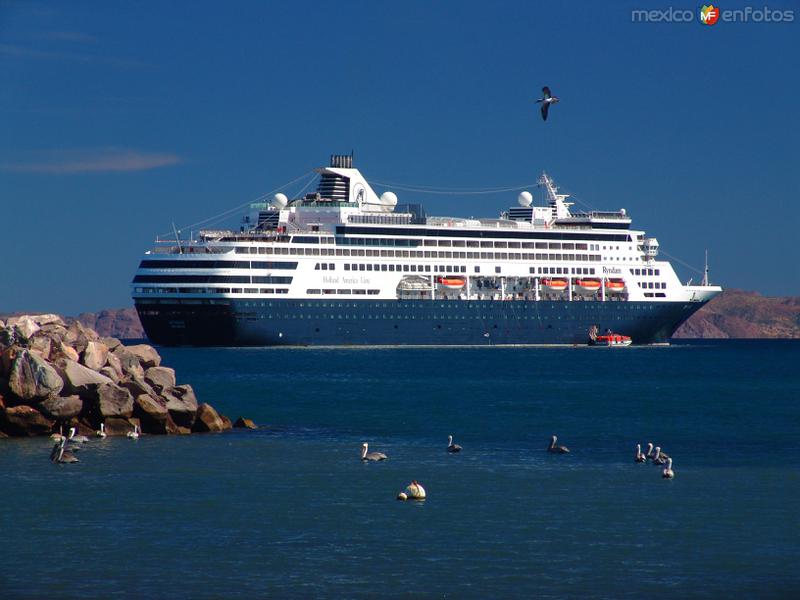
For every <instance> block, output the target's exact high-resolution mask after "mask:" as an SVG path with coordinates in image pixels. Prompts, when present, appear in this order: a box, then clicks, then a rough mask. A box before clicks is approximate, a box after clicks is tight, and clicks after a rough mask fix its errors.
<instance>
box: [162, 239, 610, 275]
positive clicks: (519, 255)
mask: <svg viewBox="0 0 800 600" xmlns="http://www.w3.org/2000/svg"><path fill="white" fill-rule="evenodd" d="M554 245H556V244H550V246H554ZM595 245H596V244H595ZM564 246H586V244H564ZM245 249H246V248H245ZM566 249H567V248H565V250H566ZM585 249H586V248H578V250H585ZM251 250H259V251H262V250H265V249H264V248H251ZM271 250H273V251H274V253H275V254H286V255H297V256H374V257H375V258H378V257H380V258H472V259H479V260H581V261H587V262H599V261H600V260H601V257H600V255H599V254H562V253H555V252H554V253H549V252H548V253H544V252H535V253H534V252H461V251H455V252H453V251H443V252H440V251H436V250H348V249H342V248H336V249H334V248H272V249H271ZM147 262H153V263H156V262H158V261H147ZM257 264H258V263H253V268H254V269H257V268H269V267H260V266H257ZM276 264H278V263H276ZM285 264H291V263H285ZM155 266H161V265H155ZM206 266H210V265H206ZM229 268H236V267H229ZM275 268H279V267H275ZM284 268H292V267H284Z"/></svg>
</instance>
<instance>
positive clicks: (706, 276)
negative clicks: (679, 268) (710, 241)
mask: <svg viewBox="0 0 800 600" xmlns="http://www.w3.org/2000/svg"><path fill="white" fill-rule="evenodd" d="M700 285H708V250H706V265H705V267H704V268H703V281H701V282H700Z"/></svg>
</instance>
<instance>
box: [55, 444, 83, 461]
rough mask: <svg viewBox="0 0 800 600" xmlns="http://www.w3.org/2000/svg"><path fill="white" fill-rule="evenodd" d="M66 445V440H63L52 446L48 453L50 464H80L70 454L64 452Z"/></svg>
mask: <svg viewBox="0 0 800 600" xmlns="http://www.w3.org/2000/svg"><path fill="white" fill-rule="evenodd" d="M66 445H67V440H66V438H64V439H62V440H61V441H60V442H59V443H57V444H56V445H55V446H53V450H52V451H51V452H50V460H51V461H52V462H54V463H61V464H68V463H76V462H80V461H79V460H78V459H77V458H76V457H75V455H74V454H72V452H70V451H69V450H65V447H66Z"/></svg>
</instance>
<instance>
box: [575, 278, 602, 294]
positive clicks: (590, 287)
mask: <svg viewBox="0 0 800 600" xmlns="http://www.w3.org/2000/svg"><path fill="white" fill-rule="evenodd" d="M575 287H577V288H578V289H579V290H582V291H584V292H596V291H597V290H599V289H600V282H599V281H597V279H578V280H577V281H575Z"/></svg>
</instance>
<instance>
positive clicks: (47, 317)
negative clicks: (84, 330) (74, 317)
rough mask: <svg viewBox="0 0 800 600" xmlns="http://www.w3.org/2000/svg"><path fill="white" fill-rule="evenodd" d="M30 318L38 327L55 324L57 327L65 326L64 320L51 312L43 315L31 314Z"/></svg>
mask: <svg viewBox="0 0 800 600" xmlns="http://www.w3.org/2000/svg"><path fill="white" fill-rule="evenodd" d="M31 318H32V319H33V322H34V323H36V324H37V325H38V326H39V327H42V328H43V327H44V326H45V325H57V326H59V327H66V325H65V324H64V320H63V319H62V318H61V317H59V316H58V315H54V314H52V313H47V314H44V315H32V316H31Z"/></svg>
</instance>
